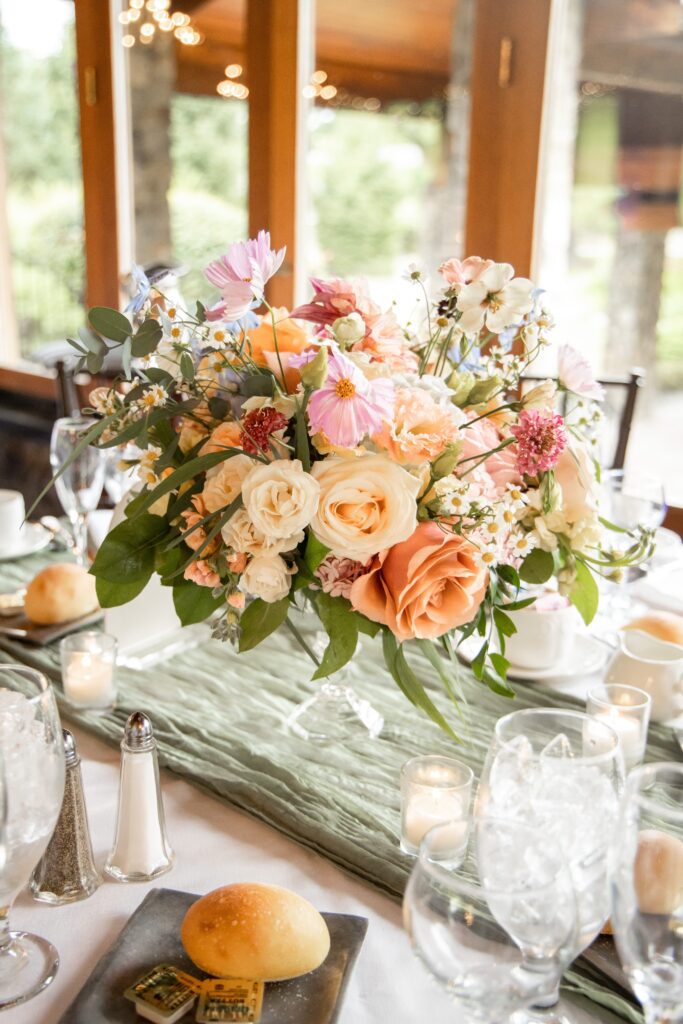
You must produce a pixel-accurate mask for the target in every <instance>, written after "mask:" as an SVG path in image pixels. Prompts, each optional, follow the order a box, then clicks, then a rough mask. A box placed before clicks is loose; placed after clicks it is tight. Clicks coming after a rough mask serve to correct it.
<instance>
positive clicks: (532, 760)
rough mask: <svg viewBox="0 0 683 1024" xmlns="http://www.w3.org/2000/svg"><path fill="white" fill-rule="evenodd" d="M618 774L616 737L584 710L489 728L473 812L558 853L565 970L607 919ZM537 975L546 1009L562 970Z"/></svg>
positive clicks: (523, 717)
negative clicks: (569, 900) (515, 827)
mask: <svg viewBox="0 0 683 1024" xmlns="http://www.w3.org/2000/svg"><path fill="white" fill-rule="evenodd" d="M623 777H624V764H623V756H622V753H621V748H620V744H619V737H618V736H617V734H616V732H615V731H614V729H613V728H612V727H611V726H610V725H608V724H607V723H606V722H603V721H600V720H597V719H595V718H591V717H590V716H588V715H586V714H584V713H583V712H580V711H565V710H557V709H554V708H529V709H526V710H523V711H514V712H512V713H511V714H509V715H506V716H505V717H504V718H501V719H500V720H499V721H498V722H497V723H496V728H495V731H494V736H493V739H492V741H491V744H490V747H489V751H488V754H487V758H486V763H485V765H484V770H483V773H482V777H481V781H480V784H479V788H478V791H477V799H476V811H477V813H478V814H479V815H482V816H489V815H491V816H493V817H499V816H501V815H504V816H505V817H507V818H515V819H517V818H518V819H519V820H524V821H526V822H528V823H530V824H533V825H536V826H537V827H538V829H539V830H540V834H541V835H542V836H543V840H542V841H543V842H547V841H554V842H555V843H557V845H558V846H559V847H560V848H561V849H562V851H563V854H564V856H565V859H566V861H567V864H568V868H569V871H570V874H571V878H572V884H573V887H574V892H575V895H576V901H577V915H578V928H577V932H576V941H575V944H574V946H573V948H572V949H571V950H568V951H566V952H567V957H566V963H565V965H564V966H568V964H569V963H571V961H572V960H574V959H575V958H576V957H577V956H578V955H579V953H581V952H582V951H583V950H584V949H585V948H586V947H587V946H588V945H589V944H590V943H591V942H592V941H593V939H594V938H595V936H596V935H597V934H598V933H599V931H600V929H601V928H602V926H603V925H604V923H605V921H606V920H607V918H608V916H609V910H610V903H609V899H610V897H609V873H608V871H609V869H608V858H609V854H610V852H611V847H612V843H613V841H614V839H615V837H616V832H617V818H618V806H619V794H620V792H621V789H622V786H623ZM540 966H541V965H540V964H539V963H538V962H537V964H536V967H537V968H540ZM544 974H545V977H546V981H547V988H546V990H545V992H544V994H543V995H542V996H541V997H540V998H539V999H538V1000H537V1002H536V1004H535V1005H537V1006H540V1007H541V1008H545V1009H547V1008H548V1007H550V1006H553V1005H554V1004H555V1003H556V1002H557V999H558V996H559V982H560V977H561V974H562V971H561V970H560V971H558V970H554V971H553V970H551V969H545V970H544ZM542 1019H544V1020H545V1021H551V1020H555V1021H557V1020H558V1019H559V1018H557V1017H556V1016H554V1015H546V1016H545V1017H543V1018H542Z"/></svg>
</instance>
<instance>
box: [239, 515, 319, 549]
mask: <svg viewBox="0 0 683 1024" xmlns="http://www.w3.org/2000/svg"><path fill="white" fill-rule="evenodd" d="M221 535H222V537H223V540H224V541H225V543H226V544H227V545H228V547H229V548H232V550H233V551H237V552H238V553H239V554H245V555H261V554H271V555H277V554H279V553H280V552H281V551H291V550H292V548H295V547H296V546H297V544H299V543H301V541H302V540H303V539H304V531H303V530H300V531H299V532H298V533H295V534H293V536H291V537H276V538H273V539H272V540H270V539H269V538H268V537H266V535H265V534H264V533H262V532H261V531H260V530H259V529H258V528H257V527H256V526H254V524H253V523H252V521H251V519H250V518H249V513H248V512H247V510H246V509H245V508H240V509H238V510H237V512H235V514H234V516H232V517H231V518H230V519H229V520H228V522H227V523H226V524H225V526H224V527H223V529H222V530H221Z"/></svg>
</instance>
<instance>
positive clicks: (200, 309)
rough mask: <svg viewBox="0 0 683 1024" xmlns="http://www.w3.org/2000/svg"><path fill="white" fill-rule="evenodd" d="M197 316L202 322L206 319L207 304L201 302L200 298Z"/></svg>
mask: <svg viewBox="0 0 683 1024" xmlns="http://www.w3.org/2000/svg"><path fill="white" fill-rule="evenodd" d="M195 317H196V319H197V320H199V323H200V324H203V323H204V321H205V320H206V306H205V305H204V303H203V302H199V300H197V307H196V312H195Z"/></svg>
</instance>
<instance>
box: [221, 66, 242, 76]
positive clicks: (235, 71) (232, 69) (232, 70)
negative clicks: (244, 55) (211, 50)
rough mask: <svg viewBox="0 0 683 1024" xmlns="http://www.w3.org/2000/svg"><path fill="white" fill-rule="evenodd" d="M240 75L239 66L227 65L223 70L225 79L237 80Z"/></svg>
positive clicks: (240, 68)
mask: <svg viewBox="0 0 683 1024" xmlns="http://www.w3.org/2000/svg"><path fill="white" fill-rule="evenodd" d="M241 74H242V65H241V64H228V66H227V68H226V69H225V75H226V78H239V77H240V75H241Z"/></svg>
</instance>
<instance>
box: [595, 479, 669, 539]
mask: <svg viewBox="0 0 683 1024" xmlns="http://www.w3.org/2000/svg"><path fill="white" fill-rule="evenodd" d="M601 511H602V512H603V514H604V516H605V518H606V519H609V520H610V522H612V523H614V524H615V526H620V527H621V528H622V529H624V530H635V529H636V527H638V526H646V527H648V529H651V530H656V529H657V527H658V526H661V525H662V523H663V522H664V517H665V515H666V501H665V498H664V485H663V484H662V481H661V480H660V479H659V478H658V477H656V476H652V475H649V474H647V473H640V472H637V471H636V470H631V469H610V470H608V471H607V472H606V473H604V474H603V478H602V507H601Z"/></svg>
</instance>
